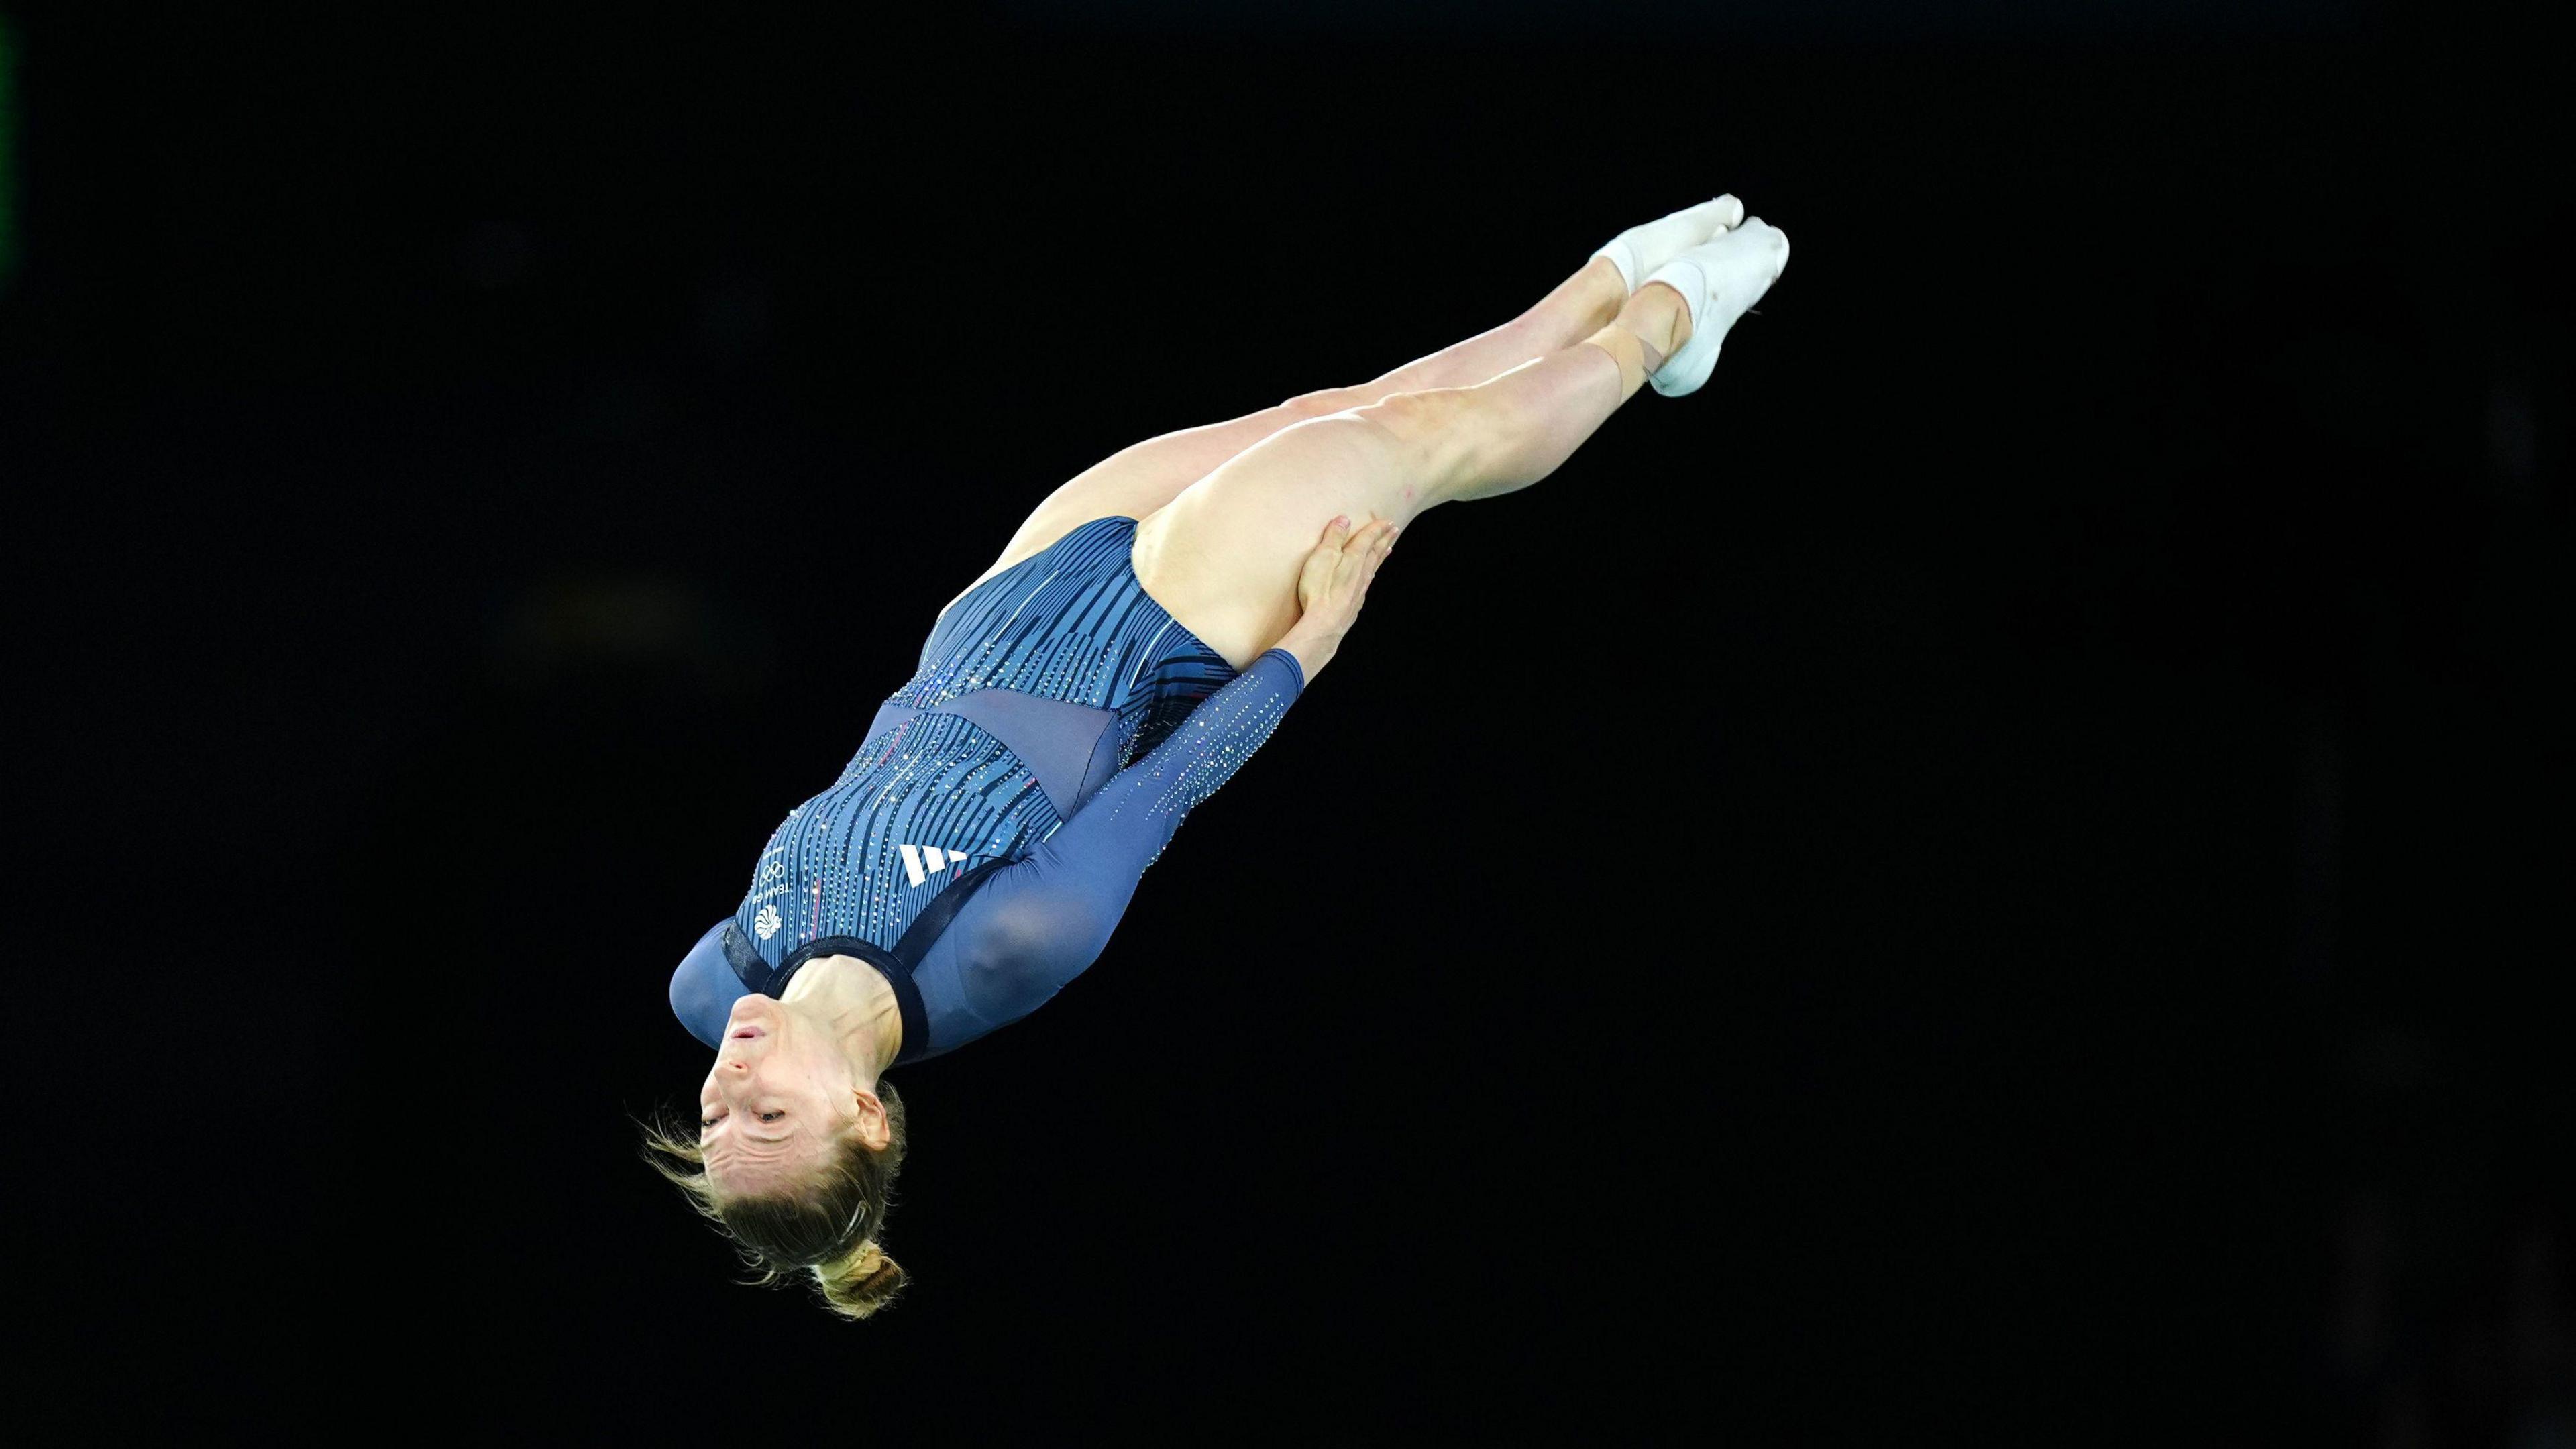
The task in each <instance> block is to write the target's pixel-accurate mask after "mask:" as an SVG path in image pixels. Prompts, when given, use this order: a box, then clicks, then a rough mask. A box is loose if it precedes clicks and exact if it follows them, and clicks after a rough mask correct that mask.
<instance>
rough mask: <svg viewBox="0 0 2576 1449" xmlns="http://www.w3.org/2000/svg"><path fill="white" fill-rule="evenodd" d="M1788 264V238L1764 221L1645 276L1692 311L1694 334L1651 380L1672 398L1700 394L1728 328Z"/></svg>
mask: <svg viewBox="0 0 2576 1449" xmlns="http://www.w3.org/2000/svg"><path fill="white" fill-rule="evenodd" d="M1788 265H1789V237H1788V234H1787V233H1785V232H1783V231H1781V230H1780V229H1779V228H1778V227H1776V226H1773V225H1771V224H1770V223H1768V222H1766V221H1764V220H1763V219H1762V218H1760V217H1758V216H1755V217H1747V218H1746V219H1745V221H1744V223H1743V225H1741V226H1738V227H1735V228H1734V229H1732V230H1730V231H1727V232H1725V233H1723V234H1721V235H1719V236H1714V237H1711V238H1709V239H1708V240H1707V241H1704V242H1702V243H1700V244H1699V245H1698V246H1695V247H1692V248H1690V249H1688V250H1687V251H1684V252H1683V253H1682V254H1681V255H1679V256H1676V257H1674V258H1673V259H1672V260H1671V261H1669V262H1666V263H1665V264H1664V265H1663V266H1661V267H1658V268H1656V269H1655V272H1654V274H1653V275H1652V276H1649V277H1647V278H1646V281H1647V282H1648V283H1649V284H1652V283H1655V282H1661V283H1663V284H1664V285H1666V286H1668V287H1671V288H1672V289H1673V290H1674V291H1676V292H1679V293H1681V294H1682V305H1683V306H1685V307H1687V308H1689V309H1690V317H1691V330H1690V336H1689V337H1687V338H1685V339H1683V341H1682V345H1681V346H1680V347H1679V348H1678V349H1676V350H1675V351H1674V353H1673V355H1672V356H1671V357H1668V358H1666V359H1664V360H1663V362H1662V363H1661V364H1660V365H1658V366H1657V367H1656V368H1655V369H1654V370H1653V371H1651V372H1649V373H1648V374H1647V376H1646V380H1647V381H1648V382H1650V383H1652V384H1654V388H1655V391H1657V392H1659V393H1662V394H1664V395H1665V396H1667V397H1680V396H1684V395H1686V394H1689V393H1692V392H1696V391H1697V390H1698V389H1699V386H1700V384H1701V383H1703V382H1706V381H1707V380H1708V372H1709V369H1710V368H1711V367H1713V366H1715V365H1716V363H1717V353H1718V349H1719V347H1720V345H1721V344H1722V343H1724V341H1725V340H1726V329H1728V328H1729V327H1732V326H1734V325H1735V319H1737V318H1738V317H1741V316H1743V315H1744V309H1745V308H1747V307H1750V306H1752V305H1753V304H1754V303H1756V302H1759V301H1761V300H1762V294H1763V293H1765V292H1767V291H1769V290H1771V284H1772V283H1773V282H1776V281H1778V280H1779V279H1780V273H1781V272H1782V271H1784V270H1786V269H1787V268H1788Z"/></svg>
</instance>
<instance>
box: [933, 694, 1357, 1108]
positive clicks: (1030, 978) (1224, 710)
mask: <svg viewBox="0 0 2576 1449" xmlns="http://www.w3.org/2000/svg"><path fill="white" fill-rule="evenodd" d="M1305 683H1306V676H1305V670H1304V669H1303V668H1302V667H1300V666H1299V664H1298V663H1297V658H1296V656H1295V655H1293V654H1290V653H1289V652H1288V651H1287V650H1285V649H1273V650H1271V651H1270V652H1268V653H1266V654H1264V655H1262V656H1261V657H1260V658H1259V659H1257V660H1255V661H1253V663H1252V666H1251V667H1250V668H1248V669H1246V670H1245V671H1244V672H1243V673H1241V674H1239V675H1237V676H1236V677H1235V678H1234V679H1232V680H1231V681H1229V682H1228V683H1227V684H1226V685H1225V687H1224V688H1222V689H1219V690H1218V691H1217V692H1216V693H1214V694H1212V695H1210V696H1208V697H1207V698H1206V699H1205V700H1202V701H1201V702H1200V703H1199V705H1198V707H1197V708H1196V709H1195V710H1192V711H1191V712H1190V714H1189V716H1188V717H1187V718H1186V719H1184V720H1183V721H1182V722H1181V723H1180V725H1179V726H1178V727H1177V728H1175V729H1174V730H1173V731H1172V732H1171V733H1170V734H1169V735H1167V736H1165V737H1164V739H1163V741H1162V743H1161V744H1159V745H1157V746H1155V748H1154V749H1153V750H1152V751H1151V752H1150V753H1148V754H1146V755H1145V756H1144V757H1142V758H1141V759H1139V760H1137V761H1136V762H1135V763H1134V764H1132V765H1130V766H1128V767H1127V768H1126V769H1124V770H1122V771H1120V772H1119V773H1118V774H1117V775H1115V776H1113V777H1112V778H1111V779H1110V781H1109V782H1108V783H1107V784H1106V785H1103V786H1102V787H1101V788H1100V789H1099V790H1098V791H1097V792H1096V793H1094V794H1093V795H1092V796H1091V797H1090V798H1089V799H1088V800H1086V801H1084V802H1083V803H1082V804H1081V806H1080V808H1078V809H1077V810H1076V811H1075V812H1074V814H1073V816H1072V818H1071V819H1069V820H1067V821H1065V822H1064V823H1063V824H1062V825H1061V826H1059V827H1057V828H1056V829H1055V830H1054V831H1053V832H1052V833H1051V834H1049V835H1048V836H1047V837H1046V838H1045V839H1043V840H1041V841H1039V842H1037V844H1036V845H1035V846H1034V847H1033V848H1032V849H1031V850H1030V851H1029V852H1028V853H1027V855H1026V856H1025V857H1023V858H1022V859H1021V860H1019V861H1018V862H1016V863H1015V864H1012V865H1009V866H1005V867H1003V868H1002V869H1000V870H998V871H996V872H994V874H993V876H992V878H991V879H989V880H987V881H986V882H984V884H983V885H982V887H981V888H980V889H978V890H977V892H976V893H975V895H974V896H973V898H972V899H970V900H969V901H968V902H967V904H966V907H965V909H964V910H962V911H960V912H959V913H958V915H957V918H956V920H954V921H952V922H950V923H949V926H948V929H947V931H946V932H945V933H943V934H942V935H941V936H940V938H939V941H938V943H937V944H936V945H934V946H932V947H931V949H930V951H929V953H928V954H927V955H926V956H924V957H923V958H922V962H921V965H920V967H919V968H918V969H917V970H916V971H915V972H914V973H913V979H914V980H915V981H916V982H917V983H918V984H919V986H920V988H921V994H922V1000H923V1003H924V1006H925V1008H926V1010H927V1013H928V1016H929V1020H930V1038H931V1039H930V1042H929V1044H928V1049H927V1051H926V1052H925V1053H923V1054H924V1055H929V1054H936V1053H939V1052H944V1051H948V1050H950V1049H951V1048H954V1047H957V1046H960V1045H963V1044H964V1043H966V1042H968V1041H972V1040H973V1039H975V1038H976V1037H979V1036H982V1035H984V1034H985V1033H986V1032H989V1031H992V1030H994V1029H995V1028H997V1027H1000V1026H1004V1025H1007V1024H1008V1023H1010V1022H1014V1021H1017V1020H1019V1019H1020V1018H1021V1017H1024V1016H1026V1015H1028V1014H1029V1013H1030V1012H1032V1011H1035V1010H1036V1009H1037V1008H1038V1007H1040V1006H1041V1005H1044V1004H1045V1003H1046V1001H1047V1000H1048V998H1050V997H1052V996H1054V995H1055V994H1056V992H1058V991H1060V990H1062V989H1063V988H1064V985H1065V983H1066V982H1068V981H1071V980H1072V979H1073V978H1074V977H1076V976H1079V975H1081V974H1082V972H1083V971H1084V970H1085V969H1086V968H1088V967H1089V966H1090V965H1091V963H1092V962H1093V961H1096V960H1098V959H1099V957H1100V953H1101V951H1102V949H1103V948H1104V947H1106V946H1107V945H1108V944H1109V937H1110V934H1111V933H1112V932H1113V931H1115V930H1116V929H1117V926H1118V921H1119V918H1120V917H1122V916H1123V915H1125V914H1126V911H1127V903H1128V901H1129V900H1131V899H1132V898H1133V897H1134V896H1135V894H1136V885H1137V882H1138V880H1139V878H1140V877H1142V876H1143V874H1144V872H1145V870H1146V868H1147V867H1148V866H1151V865H1152V864H1153V863H1154V861H1155V860H1156V859H1157V858H1159V857H1160V856H1161V855H1162V853H1163V849H1164V847H1165V846H1167V845H1169V844H1170V843H1171V840H1172V836H1173V834H1174V833H1175V832H1177V831H1178V830H1179V829H1180V827H1181V821H1182V820H1183V819H1184V818H1186V816H1187V815H1188V813H1189V811H1190V810H1191V809H1193V808H1194V807H1196V806H1197V805H1198V804H1199V803H1200V802H1202V801H1204V800H1206V799H1207V798H1208V797H1209V796H1210V795H1213V794H1215V793H1216V791H1217V789H1218V787H1220V786H1222V785H1224V784H1225V782H1226V781H1227V780H1229V779H1231V778H1233V775H1234V772H1235V771H1236V770H1239V769H1241V768H1242V767H1243V763H1244V761H1246V760H1248V759H1250V758H1251V757H1252V753H1253V751H1255V750H1257V749H1259V748H1260V747H1261V745H1262V743H1263V742H1264V741H1266V740H1267V739H1269V737H1270V733H1271V731H1272V730H1274V729H1276V728H1277V727H1278V724H1279V720H1280V718H1281V716H1282V715H1284V714H1285V713H1286V712H1287V709H1288V707H1289V706H1290V705H1292V704H1294V703H1295V702H1296V701H1297V698H1298V696H1299V695H1300V694H1302V693H1303V692H1304V690H1305ZM904 1055H905V1056H906V1057H907V1058H911V1057H913V1056H914V1055H915V1054H914V1053H913V1052H912V1051H910V1050H907V1051H906V1052H905V1053H904Z"/></svg>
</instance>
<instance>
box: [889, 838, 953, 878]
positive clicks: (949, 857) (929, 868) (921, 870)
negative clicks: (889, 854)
mask: <svg viewBox="0 0 2576 1449" xmlns="http://www.w3.org/2000/svg"><path fill="white" fill-rule="evenodd" d="M895 849H897V850H900V851H902V852H903V873H904V874H905V875H906V876H908V877H910V878H911V880H912V883H913V884H914V885H919V884H921V883H922V882H923V881H926V880H928V879H930V878H931V877H932V876H934V875H937V874H939V873H940V872H941V871H943V870H946V869H947V868H948V867H950V866H952V865H963V864H965V863H966V852H964V851H962V850H950V849H948V848H947V847H945V846H938V845H898V846H896V847H895ZM925 862H926V864H925Z"/></svg>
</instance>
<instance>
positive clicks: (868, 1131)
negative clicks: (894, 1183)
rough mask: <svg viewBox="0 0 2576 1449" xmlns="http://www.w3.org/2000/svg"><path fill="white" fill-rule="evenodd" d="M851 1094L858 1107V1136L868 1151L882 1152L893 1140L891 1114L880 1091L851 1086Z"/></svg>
mask: <svg viewBox="0 0 2576 1449" xmlns="http://www.w3.org/2000/svg"><path fill="white" fill-rule="evenodd" d="M851 1096H852V1097H853V1098H854V1099H855V1100H856V1102H857V1104H858V1109H859V1120H858V1125H857V1128H856V1129H855V1130H856V1131H857V1133H858V1138H859V1141H860V1142H861V1143H863V1144H864V1145H865V1146H866V1147H867V1149H868V1150H869V1151H870V1152H883V1151H885V1150H886V1148H887V1147H888V1146H889V1145H890V1144H891V1143H892V1142H893V1141H894V1120H893V1114H892V1113H891V1112H890V1111H888V1109H887V1107H886V1104H885V1098H884V1096H883V1094H882V1093H881V1092H871V1091H869V1090H868V1089H867V1088H865V1087H857V1088H853V1089H852V1091H851Z"/></svg>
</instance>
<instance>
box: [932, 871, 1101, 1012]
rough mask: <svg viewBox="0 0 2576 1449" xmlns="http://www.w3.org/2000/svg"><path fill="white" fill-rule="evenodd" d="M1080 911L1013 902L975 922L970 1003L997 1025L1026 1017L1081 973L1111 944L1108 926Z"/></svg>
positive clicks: (967, 963)
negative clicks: (996, 1022)
mask: <svg viewBox="0 0 2576 1449" xmlns="http://www.w3.org/2000/svg"><path fill="white" fill-rule="evenodd" d="M1092 915H1093V913H1091V912H1088V911H1084V910H1080V909H1064V908H1056V909H1048V908H1046V907H1045V906H1044V905H1042V903H1040V902H1038V901H1034V900H1032V901H1014V902H1012V903H1010V906H1009V908H1008V909H1004V910H1000V911H995V912H992V913H990V914H988V915H987V916H986V917H985V918H984V919H982V920H980V921H978V922H977V923H976V930H975V938H974V941H973V942H972V945H971V949H969V950H968V951H967V952H966V953H965V959H964V961H963V962H962V963H961V964H962V966H963V972H962V974H963V976H964V978H965V982H964V984H965V988H966V995H967V1001H968V1004H969V1005H971V1006H972V1007H973V1008H974V1009H975V1011H976V1013H977V1014H978V1015H981V1016H985V1017H988V1018H991V1019H993V1020H996V1021H1009V1020H1014V1019H1017V1018H1018V1017H1021V1016H1024V1015H1026V1014H1028V1013H1029V1012H1031V1011H1034V1010H1036V1009H1037V1008H1038V1007H1039V1006H1041V1005H1043V1004H1045V1002H1046V1000H1047V998H1049V997H1051V996H1053V995H1055V994H1056V992H1058V991H1060V990H1062V989H1063V988H1064V984H1065V983H1066V982H1068V981H1070V980H1072V979H1073V978H1074V977H1076V976H1079V975H1081V974H1082V971H1083V969H1084V968H1085V967H1087V966H1089V965H1090V964H1091V963H1092V962H1093V961H1094V960H1095V959H1097V958H1098V957H1099V955H1100V949H1101V947H1102V946H1103V945H1105V944H1107V940H1108V930H1107V925H1114V924H1115V923H1114V922H1110V923H1102V922H1099V921H1096V920H1094V919H1092Z"/></svg>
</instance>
